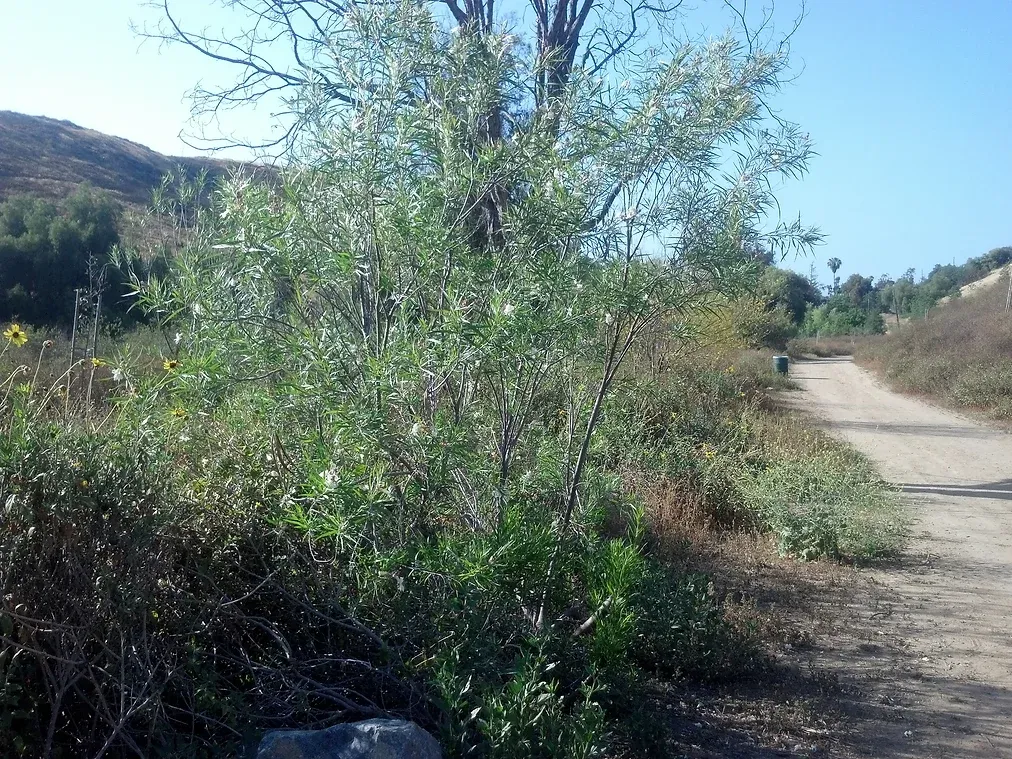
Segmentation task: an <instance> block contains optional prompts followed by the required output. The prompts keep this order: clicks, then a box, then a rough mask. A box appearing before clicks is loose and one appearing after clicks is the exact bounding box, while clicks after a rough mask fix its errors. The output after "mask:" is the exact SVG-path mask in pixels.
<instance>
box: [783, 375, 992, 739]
mask: <svg viewBox="0 0 1012 759" xmlns="http://www.w3.org/2000/svg"><path fill="white" fill-rule="evenodd" d="M791 375H792V378H793V379H794V380H795V381H796V382H797V383H798V384H799V385H800V386H801V388H802V392H801V393H797V394H794V393H792V394H790V395H792V396H794V397H793V399H792V402H791V405H794V406H796V407H798V408H802V409H806V410H808V411H810V412H812V413H814V414H815V415H816V416H818V417H821V418H822V419H823V420H824V421H825V424H826V426H827V428H828V429H830V430H831V431H832V432H833V434H834V435H837V436H839V437H841V438H843V439H845V440H847V441H848V442H850V443H851V444H853V445H854V446H855V447H856V448H857V449H858V450H860V451H861V452H862V453H863V454H865V455H866V456H867V457H868V458H869V459H870V460H871V461H872V462H874V463H875V465H876V466H877V467H878V469H879V471H880V472H881V474H882V475H883V476H884V477H885V478H886V479H887V480H889V481H891V482H894V483H897V484H903V485H906V486H908V488H907V489H908V493H907V495H906V496H905V497H906V498H907V500H908V502H909V504H910V508H911V511H912V513H913V518H914V525H913V531H914V537H913V540H912V542H911V545H910V546H909V548H908V549H907V551H906V555H905V556H904V558H903V560H901V562H900V566H899V567H898V568H895V569H884V570H875V571H873V572H872V573H871V577H872V579H873V581H874V582H876V583H881V584H882V585H884V586H885V587H886V588H888V589H889V590H890V591H892V592H893V593H894V597H895V598H896V599H898V601H897V602H896V607H897V608H896V609H895V614H892V613H891V612H890V615H889V616H890V618H891V620H890V622H889V624H891V625H893V629H894V630H895V631H896V632H897V633H898V634H902V635H903V636H904V638H905V639H906V640H907V641H908V642H909V645H910V647H911V650H912V651H914V652H916V654H915V655H916V657H917V663H918V666H919V671H918V673H917V677H916V678H915V679H912V680H911V681H910V682H905V683H903V687H904V688H906V689H907V690H908V691H909V695H910V698H911V701H912V708H911V709H910V713H911V715H912V716H911V719H912V720H914V723H915V727H914V729H913V730H911V731H910V732H911V733H912V735H911V737H910V746H909V747H907V748H904V747H897V746H896V745H892V744H890V745H889V746H888V747H886V746H885V744H883V753H882V754H881V755H882V756H924V757H995V756H1002V757H1004V756H1008V757H1012V517H1010V512H1012V502H1010V501H1009V500H1006V499H1005V498H1007V497H1008V496H1007V495H1006V494H1008V493H1012V436H1010V435H1008V434H1006V433H1004V432H1002V431H1000V430H997V429H992V428H990V427H988V426H987V425H985V424H982V423H980V422H976V421H974V420H971V419H968V418H966V417H964V416H961V415H959V414H956V413H954V412H951V411H947V410H945V409H941V408H938V407H935V406H932V405H930V404H928V403H925V402H923V401H920V400H918V399H916V398H912V397H907V396H903V395H900V394H897V393H894V392H891V391H890V390H888V389H887V388H885V387H884V386H883V385H882V384H881V383H880V382H878V381H877V380H875V379H874V378H873V377H872V376H871V375H870V374H869V373H867V372H865V371H864V370H862V369H860V368H858V367H857V366H855V365H854V364H853V362H851V361H850V360H849V359H824V360H820V361H811V362H798V363H795V364H794V365H793V366H792V371H791ZM932 491H934V492H932ZM891 611H892V610H891ZM878 634H880V635H881V634H882V632H881V631H879V632H878ZM912 655H914V654H912Z"/></svg>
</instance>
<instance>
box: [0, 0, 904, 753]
mask: <svg viewBox="0 0 1012 759" xmlns="http://www.w3.org/2000/svg"><path fill="white" fill-rule="evenodd" d="M272 7H273V6H272ZM560 7H563V6H560ZM563 10H565V8H564V7H563ZM461 12H463V11H461ZM170 18H171V17H170ZM267 22H271V23H275V24H279V23H281V22H280V21H279V20H278V19H277V18H275V17H269V18H266V19H265V23H267ZM566 24H567V22H566V18H565V15H564V14H563V17H562V18H561V19H560V21H559V28H560V29H566V28H569V27H567V25H566ZM283 28H284V27H283V26H282V30H283ZM317 29H318V31H319V34H320V35H321V36H320V37H318V38H314V44H315V45H317V46H318V48H316V49H317V51H318V55H317V56H316V57H315V58H314V59H313V60H314V62H315V63H316V64H317V65H319V66H321V67H322V68H319V69H315V70H312V71H311V72H309V73H311V74H312V76H309V74H307V76H306V79H305V80H304V81H303V82H301V84H300V88H299V91H298V99H296V100H295V101H293V103H294V104H295V105H296V106H297V107H298V114H299V116H300V120H299V123H298V130H296V132H294V133H292V135H290V136H291V139H292V143H291V145H292V149H293V151H294V152H293V154H292V164H291V166H290V167H289V168H288V169H287V170H286V171H284V172H282V173H281V175H280V176H279V177H278V180H277V182H271V183H266V184H265V183H261V182H257V181H255V179H254V178H250V177H245V178H243V177H236V178H234V179H233V180H232V181H230V182H228V183H225V184H223V185H221V186H220V187H218V188H217V189H216V191H215V192H214V193H213V197H211V198H210V199H209V202H208V204H207V205H205V204H204V203H203V202H201V199H202V198H203V197H204V193H203V192H202V191H201V189H200V188H199V187H197V188H194V187H193V186H192V185H190V184H187V183H186V182H182V183H173V182H172V181H170V182H169V183H168V189H167V190H166V193H165V194H164V195H163V196H162V197H161V202H160V203H159V205H160V206H161V210H162V211H163V212H166V213H167V214H168V215H169V217H170V218H171V220H172V221H171V226H170V228H171V230H172V231H173V233H174V234H175V233H178V234H176V236H175V237H174V240H175V242H176V243H177V244H178V246H179V249H178V251H175V252H174V253H173V255H172V256H171V261H170V263H169V266H168V268H167V269H166V270H165V271H163V272H159V271H155V270H153V267H151V266H149V265H147V260H148V259H145V258H144V257H143V256H140V255H135V254H133V253H132V252H126V253H123V252H121V253H120V254H119V255H117V256H116V262H117V264H118V267H119V271H121V272H124V275H125V276H126V277H127V278H128V280H129V283H130V288H131V291H132V292H133V293H135V294H136V301H135V302H136V304H137V305H138V306H139V307H142V308H143V312H144V313H145V314H148V315H149V316H150V318H152V319H153V320H155V321H156V324H157V329H156V330H154V331H146V332H140V333H134V334H133V335H132V336H131V337H130V338H129V339H126V340H122V341H119V342H117V343H115V344H109V343H106V350H108V351H109V352H108V353H106V354H105V355H96V356H94V357H93V360H88V361H74V359H73V358H72V357H71V359H70V360H69V361H68V362H66V364H67V370H66V371H63V372H59V368H60V367H61V363H60V362H59V361H57V362H55V363H54V364H53V366H54V368H53V369H52V372H51V374H49V375H47V373H46V372H44V371H42V368H43V365H44V361H45V360H46V357H47V355H51V354H49V353H48V352H49V351H53V352H54V353H55V351H57V349H59V348H60V347H61V344H60V343H59V341H57V340H56V339H55V338H51V339H50V340H51V342H50V341H46V340H41V341H40V338H42V337H43V336H42V335H40V334H38V333H37V332H36V331H35V330H34V329H33V328H32V329H27V330H26V329H25V327H24V325H23V324H11V325H9V328H8V330H7V333H6V344H5V345H4V347H3V348H2V350H3V353H2V355H0V365H5V373H3V374H2V377H3V378H4V382H3V384H2V385H0V399H2V400H0V492H3V493H4V495H5V500H4V502H3V506H4V516H3V518H4V526H5V529H4V530H3V531H2V532H0V584H2V588H3V592H2V594H0V746H2V747H3V748H4V750H5V751H6V752H7V753H11V754H14V755H23V756H42V757H47V758H48V757H52V756H58V755H70V754H75V755H87V756H96V757H98V756H104V755H141V756H151V755H154V756H193V755H208V756H219V755H236V754H237V753H238V752H239V751H241V750H242V749H243V747H246V746H249V745H250V744H252V743H254V742H255V741H256V740H257V739H258V738H259V735H260V734H261V733H262V731H263V730H265V729H268V728H271V727H281V726H302V727H313V726H319V725H323V724H327V723H330V722H333V721H335V720H350V719H355V718H360V717H366V716H376V715H400V716H404V717H408V718H410V719H413V720H416V721H418V722H419V723H421V724H422V725H424V726H426V727H427V728H429V729H431V730H433V731H434V732H435V733H437V734H438V735H440V737H441V739H442V743H443V745H444V746H445V747H446V749H447V751H448V753H449V754H450V755H451V756H482V757H515V756H530V757H590V756H595V755H601V754H605V753H608V754H611V755H619V754H621V753H622V752H625V753H627V754H630V755H640V756H656V755H658V754H664V753H666V751H667V749H668V748H669V743H670V739H671V738H670V736H667V735H665V734H664V733H663V731H660V732H659V729H658V728H657V727H656V725H657V721H656V720H652V719H651V715H650V714H649V713H644V709H645V708H646V707H645V706H644V704H645V700H644V699H643V698H641V695H642V692H643V689H644V688H645V687H646V684H647V683H648V682H650V681H651V680H652V679H656V678H661V679H663V680H664V681H666V682H674V681H678V680H680V679H695V680H697V681H702V680H719V679H726V678H734V677H745V676H748V675H749V673H756V672H758V671H761V669H762V667H764V666H766V665H767V664H768V662H766V661H765V658H764V656H763V650H762V640H761V638H760V637H759V636H758V635H757V632H756V628H755V625H754V624H752V623H751V622H750V619H749V617H748V615H747V614H744V613H742V612H741V610H740V609H738V608H737V606H739V605H740V604H736V603H735V602H733V601H732V600H729V599H725V598H724V597H722V595H721V594H719V593H718V592H717V590H716V589H715V588H714V587H713V585H712V583H711V582H710V581H709V579H708V578H706V577H701V576H698V575H693V574H689V575H686V574H682V573H679V572H676V571H675V570H674V569H673V568H672V564H671V563H670V562H669V560H670V559H671V552H672V551H674V550H676V546H677V541H675V540H674V539H673V536H674V535H675V534H677V533H679V532H685V531H687V530H690V529H703V528H705V529H709V530H714V531H722V532H734V531H750V532H754V533H762V534H769V535H770V536H771V539H772V540H773V541H774V542H775V544H776V545H777V546H778V548H779V550H780V551H781V552H782V553H783V554H785V555H789V556H794V557H797V558H799V559H816V558H823V557H825V558H840V557H843V556H848V557H854V558H863V557H873V556H878V555H882V554H885V553H888V552H890V551H892V550H894V549H895V548H896V546H897V545H898V544H899V541H900V540H901V538H902V520H901V519H900V517H899V515H898V514H897V512H896V510H895V505H894V503H893V501H892V498H891V496H890V495H889V493H888V492H887V491H886V490H885V489H884V488H883V487H882V486H881V484H880V483H878V482H877V481H876V480H875V478H874V476H873V474H872V472H871V471H870V470H869V469H868V468H867V466H866V464H864V463H863V462H862V461H861V460H860V459H859V458H857V457H855V456H854V455H853V454H852V453H850V452H848V451H847V450H846V449H844V448H842V447H840V446H838V445H836V444H834V443H832V442H831V441H829V440H828V439H827V438H825V437H823V436H821V435H818V434H815V433H812V432H809V431H807V430H805V428H804V425H803V423H801V422H799V421H798V420H797V419H794V418H791V417H784V416H783V415H781V414H778V413H775V412H774V411H773V409H772V403H771V398H770V396H769V395H768V391H767V388H772V387H780V388H785V387H786V385H785V384H784V381H783V379H782V378H778V377H775V376H774V375H772V374H771V373H770V371H769V356H768V355H765V354H755V353H744V354H740V353H739V348H740V347H741V345H740V341H739V340H738V339H736V337H737V338H740V337H742V336H746V337H747V338H748V339H747V341H746V342H751V343H761V342H768V341H772V340H779V339H780V337H778V336H775V335H774V336H771V335H772V333H771V330H770V327H771V326H772V327H775V326H776V325H777V323H778V320H779V319H780V318H781V316H783V315H789V316H787V318H788V319H792V320H796V319H797V318H798V315H799V314H800V313H801V312H802V311H803V310H804V309H803V304H804V303H805V302H807V301H806V298H809V297H811V293H810V291H809V290H808V289H807V288H806V286H805V285H804V284H803V283H802V282H799V281H797V280H796V279H793V278H791V277H790V276H789V275H786V274H783V273H777V272H776V271H774V270H770V269H767V268H765V266H766V264H765V261H764V256H763V255H759V254H757V253H756V252H757V251H769V252H770V254H771V255H775V256H782V255H784V254H786V253H788V252H791V251H807V250H809V249H810V248H811V247H812V246H813V245H814V244H815V243H817V242H818V241H819V239H820V237H819V234H818V232H817V231H816V230H812V229H809V228H806V227H803V226H802V225H801V224H800V223H794V222H792V223H789V224H787V223H781V222H779V221H777V220H776V219H771V214H772V213H773V210H774V209H775V207H776V203H775V199H774V197H773V195H772V192H771V188H772V187H773V186H776V185H777V184H778V183H779V180H780V179H781V178H784V177H786V178H796V177H799V176H801V175H803V173H804V171H805V168H806V163H807V158H808V155H809V152H810V147H809V144H808V140H807V138H806V137H805V136H804V135H803V133H802V132H801V131H800V130H799V129H798V128H797V127H795V126H793V125H791V124H788V123H786V122H778V125H777V128H776V129H771V128H770V125H769V124H768V123H767V120H766V116H765V114H766V106H765V103H766V98H767V97H769V96H770V95H772V94H773V93H774V92H775V90H776V88H777V86H778V83H779V81H780V77H781V75H782V73H783V72H784V70H785V66H786V56H785V52H786V46H784V45H780V46H774V47H772V48H771V49H770V50H766V49H763V48H762V47H760V46H757V45H755V44H753V42H754V40H752V39H749V41H748V44H745V43H743V42H741V41H738V40H736V39H735V38H734V37H733V36H729V37H726V38H722V39H719V40H715V41H713V42H710V43H707V44H705V45H693V44H681V43H677V44H672V45H671V46H670V48H668V49H666V50H665V51H663V52H664V54H665V55H666V57H660V56H659V55H656V54H655V55H652V56H650V57H648V58H644V57H635V56H634V57H633V58H632V59H622V58H621V56H620V54H621V53H623V51H624V50H625V48H622V47H620V48H619V49H617V50H614V51H613V53H614V55H612V56H609V57H607V58H605V59H604V61H603V62H600V61H597V62H596V61H595V59H594V58H593V55H591V56H590V57H589V58H588V59H586V60H585V62H584V64H585V65H577V64H576V63H575V59H574V57H573V56H572V55H569V52H567V51H569V48H566V47H565V46H562V47H559V46H556V47H555V48H551V49H546V48H545V45H549V44H550V43H551V44H555V43H553V42H552V39H553V38H552V37H545V36H541V37H539V38H538V39H539V41H540V42H541V43H543V44H542V46H541V47H540V48H539V50H538V53H537V55H536V56H535V58H534V60H533V61H532V60H531V56H529V55H528V54H527V53H528V51H527V49H526V48H525V46H524V45H523V44H521V42H520V41H519V40H517V39H516V38H515V37H513V36H512V35H507V34H499V33H497V32H496V30H495V29H494V28H492V27H491V23H489V25H488V28H486V27H484V26H481V25H480V24H478V23H477V21H475V23H473V24H467V23H465V24H462V25H461V27H458V28H457V29H456V30H455V31H452V30H448V29H446V28H445V27H444V26H443V25H442V24H441V22H440V20H439V18H437V17H436V16H434V15H433V14H432V12H431V10H430V9H429V8H428V7H427V6H424V5H419V4H416V3H403V4H399V5H396V6H393V5H378V4H369V5H355V6H352V7H351V8H349V9H342V12H341V13H340V14H337V15H336V16H334V17H333V18H329V20H328V24H324V25H322V26H318V27H317ZM574 29H575V31H574V33H575V34H577V35H578V34H579V28H578V27H574ZM571 31H573V29H571ZM177 32H178V33H180V34H182V32H181V31H179V30H178V29H177ZM282 33H283V32H282ZM538 33H539V34H543V33H545V30H544V29H542V28H540V27H539V30H538ZM563 41H564V40H563ZM570 42H573V40H570ZM556 43H559V44H561V43H560V42H559V41H558V40H556ZM570 52H571V51H570ZM627 52H628V51H627ZM654 52H655V53H658V52H660V51H654ZM562 53H566V55H568V56H569V57H565V56H564V57H562V58H560V57H559V56H560V55H561V54H562ZM574 55H575V53H574ZM587 61H590V63H587ZM598 63H600V66H606V67H609V68H606V69H602V68H600V67H599V66H598ZM629 64H635V65H629ZM602 70H604V72H605V73H607V74H608V75H609V78H608V79H606V78H605V77H603V76H601V77H598V76H597V73H598V72H599V71H602ZM618 74H621V75H622V76H623V78H622V79H619V78H618V76H617V75H618ZM625 77H627V78H625ZM335 93H337V94H335ZM774 179H776V181H774ZM40 213H41V212H40ZM46 213H48V211H47V212H46ZM43 216H45V218H48V219H50V221H49V226H48V227H45V228H47V229H52V227H53V224H55V223H56V219H57V218H58V217H59V214H58V213H57V212H56V211H53V213H52V214H50V215H49V216H46V215H45V214H43ZM60 218H62V217H60ZM43 228H44V225H42V224H40V225H38V229H39V230H42V229H43ZM40 234H41V233H40ZM11 236H12V239H15V240H18V241H21V240H23V239H25V237H26V236H25V234H22V233H20V231H19V228H14V234H12V235H11ZM51 238H52V235H50V236H49V238H47V239H48V240H50V242H51ZM30 239H34V238H30ZM39 240H40V242H39V245H40V246H42V247H40V248H38V250H40V251H41V250H46V248H45V245H48V244H49V243H48V242H47V243H43V242H42V241H41V240H42V238H41V236H40V237H39ZM18 244H22V243H18ZM39 255H43V254H42V253H39ZM704 337H709V340H710V343H711V345H710V349H709V351H708V352H703V351H702V350H701V349H700V345H702V344H703V338H704ZM159 340H160V342H159ZM47 366H48V365H47ZM68 372H76V373H78V376H80V375H81V374H84V375H86V376H87V377H88V385H89V386H91V385H94V383H95V382H99V383H101V385H102V387H104V388H106V392H104V393H102V394H94V395H92V396H91V397H90V402H87V401H86V402H84V403H82V398H81V392H82V391H81V389H80V386H79V385H75V384H74V383H73V382H68ZM86 397H87V396H86ZM651 723H654V724H655V727H654V729H652V730H651V729H644V727H643V726H644V725H650V724H651Z"/></svg>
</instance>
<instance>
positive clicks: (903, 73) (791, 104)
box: [0, 0, 1012, 281]
mask: <svg viewBox="0 0 1012 759" xmlns="http://www.w3.org/2000/svg"><path fill="white" fill-rule="evenodd" d="M0 4H2V6H3V7H2V10H0V71H3V72H4V75H3V81H2V84H0V109H9V110H16V111H22V112H26V113H31V114H41V115H46V116H52V117H55V118H61V119H69V120H71V121H74V122H76V123H78V124H81V125H82V126H87V127H90V128H93V129H98V130H100V131H103V132H107V133H110V134H115V135H118V136H121V137H126V138H129V139H132V140H135V141H137V142H140V143H143V144H146V145H148V146H150V147H152V148H154V149H155V150H158V151H161V152H163V153H170V154H177V155H178V154H191V153H193V152H195V151H194V150H193V149H192V148H190V147H188V146H187V145H186V144H184V143H183V142H182V141H181V140H180V137H179V135H180V132H181V131H183V130H185V129H186V122H187V118H188V115H189V106H188V104H187V102H186V100H185V94H186V92H187V91H188V90H189V89H190V88H191V87H192V86H193V85H194V84H196V83H197V82H198V81H200V80H204V81H207V82H214V81H215V80H216V79H217V78H220V77H223V76H227V72H222V71H221V70H219V69H218V68H217V67H215V66H213V65H209V64H208V62H207V61H206V60H204V59H202V58H201V57H200V56H198V55H196V54H193V53H191V52H190V51H187V50H184V49H181V48H170V49H162V48H160V47H159V46H158V45H157V44H155V43H152V42H150V41H147V42H145V41H142V40H141V39H139V38H138V37H137V36H136V35H135V34H134V33H133V32H132V31H131V28H130V25H131V21H133V22H135V23H137V24H139V25H143V24H144V23H145V22H148V23H154V22H157V20H158V14H157V13H156V12H155V11H153V10H152V9H150V8H148V7H145V6H143V5H142V4H141V3H140V2H138V0H93V1H92V2H82V0H45V1H41V0H39V1H36V2H31V1H30V0H0ZM719 5H720V3H719V2H717V1H716V0H711V1H710V3H707V2H705V0H696V6H697V8H696V10H693V11H690V13H689V15H688V17H687V20H686V27H687V28H688V29H690V30H697V31H698V27H697V26H696V24H697V23H700V22H705V23H706V25H707V28H708V29H710V30H711V31H713V32H714V33H716V32H719V31H720V24H721V23H723V22H722V21H720V20H718V19H726V18H728V17H727V16H723V15H720V14H719V13H718V12H717V9H718V8H719ZM756 5H758V3H756V2H755V0H753V6H756ZM175 6H176V7H178V9H179V13H180V14H181V15H183V16H184V18H186V19H189V20H190V21H191V22H194V21H195V22H197V23H198V24H200V25H207V26H210V27H212V28H213V27H221V26H223V25H225V24H227V23H228V20H229V16H228V14H227V13H226V12H224V11H222V10H221V9H220V8H219V7H218V6H217V5H216V4H213V3H212V2H211V0H175ZM798 7H799V6H798V3H797V2H795V1H794V0H780V2H779V7H778V16H780V17H782V18H781V24H783V22H784V21H786V20H787V18H788V17H789V16H791V15H793V14H794V13H795V12H796V11H797V9H798ZM1010 39H1012V3H1008V2H1007V0H963V1H961V2H957V1H956V0H951V1H950V2H914V1H913V0H906V1H904V0H877V1H876V0H847V2H843V1H842V0H809V3H808V7H807V17H806V19H805V21H804V23H803V25H802V27H801V29H800V30H799V32H798V33H797V35H796V36H795V38H794V41H793V54H794V63H795V67H796V69H797V70H798V71H799V73H800V76H799V77H798V79H797V80H796V81H795V82H793V83H791V84H789V85H787V87H786V88H785V90H784V92H783V93H782V95H781V97H780V98H779V100H778V102H777V106H778V108H779V110H780V111H781V113H782V115H783V116H785V117H786V118H789V119H791V120H793V121H796V122H798V123H800V124H801V125H802V127H803V128H804V129H805V130H806V131H808V132H810V134H811V135H812V139H813V140H814V142H815V146H816V150H817V151H818V153H819V156H818V157H817V158H816V159H815V160H814V161H813V163H812V167H811V169H812V171H811V174H810V176H809V177H808V178H806V179H805V180H804V181H803V182H802V183H800V184H791V185H788V186H786V187H785V188H784V190H783V192H782V193H781V196H780V197H781V201H782V207H783V209H784V212H785V214H790V215H793V214H795V213H797V212H800V213H801V215H802V218H803V220H805V221H806V222H808V223H812V224H816V225H818V226H820V227H821V228H822V229H823V231H824V232H825V233H826V235H827V241H826V244H825V245H824V246H822V247H821V248H819V249H818V250H817V252H816V254H815V257H814V259H812V260H813V261H814V262H815V264H816V269H817V272H818V274H819V276H820V277H821V278H822V279H823V281H828V279H829V272H828V270H827V269H826V266H825V261H826V259H828V258H829V257H830V256H836V257H838V258H840V259H842V260H843V269H842V270H841V272H840V274H841V276H844V277H846V276H847V275H848V274H850V273H852V272H854V271H860V272H861V273H862V274H865V275H879V274H882V273H885V272H888V273H889V274H892V275H894V276H895V275H897V274H900V273H902V272H903V271H904V270H906V269H907V268H910V267H913V268H915V269H916V270H918V272H920V271H922V270H923V271H924V272H927V271H928V270H930V268H931V266H932V265H934V264H935V263H939V262H944V263H948V262H951V261H953V260H955V261H956V262H957V263H959V262H962V261H963V260H965V259H966V258H967V257H969V256H973V255H979V254H981V253H984V252H986V251H987V250H989V249H990V248H993V247H996V246H998V245H1004V244H1007V243H1008V244H1012V188H1010V184H1012V181H1010V180H1012V129H1010V128H1009V127H1010V125H1012V55H1010V54H1009V51H1008V40H1010ZM268 123H269V119H268V114H266V113H259V114H249V113H243V114H241V115H237V116H236V117H235V118H234V120H233V121H232V122H231V123H226V124H225V129H226V130H229V129H235V128H238V127H240V126H241V127H242V129H243V130H245V131H247V132H249V133H258V132H259V133H263V132H264V131H265V130H267V129H268ZM787 263H788V264H790V265H792V266H793V267H794V268H796V269H798V270H800V271H804V272H807V270H808V266H809V261H808V260H799V261H788V262H787Z"/></svg>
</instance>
